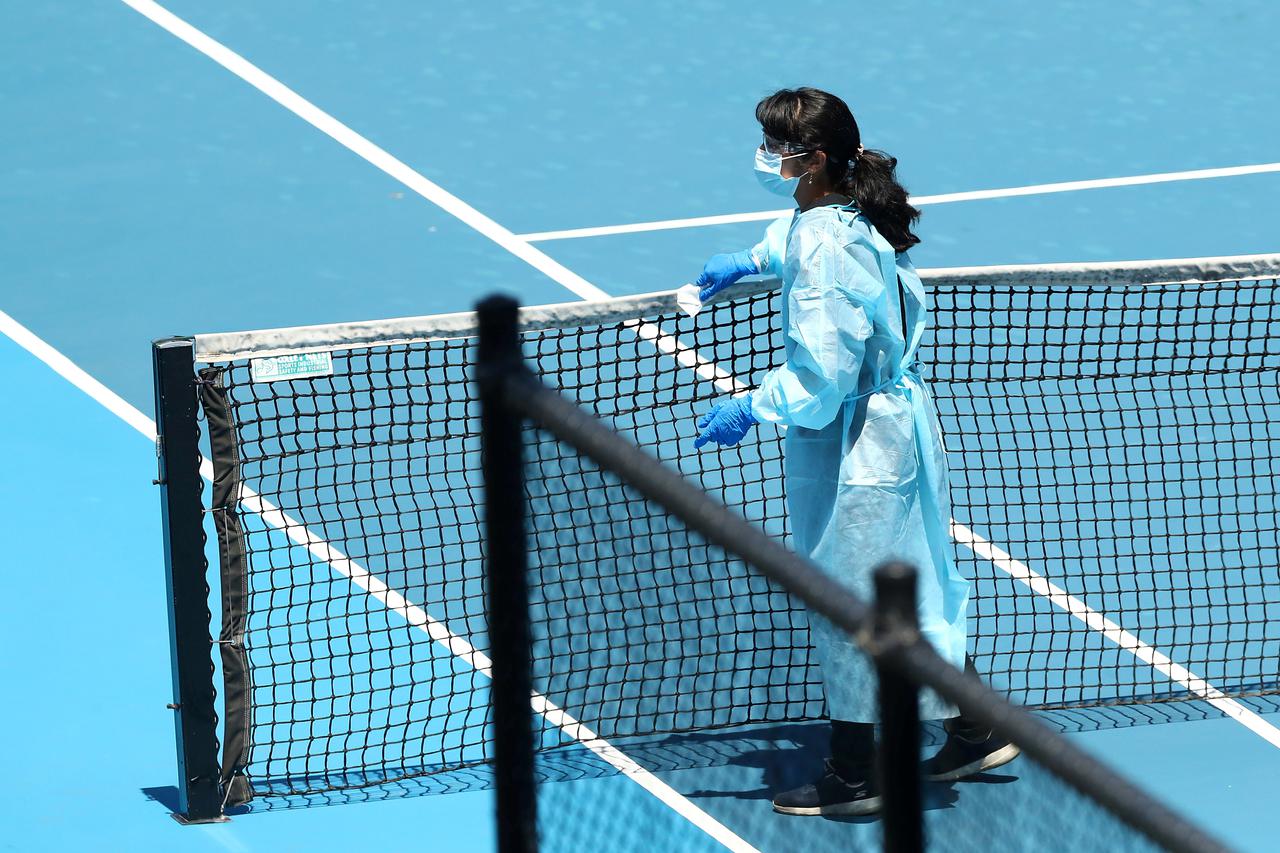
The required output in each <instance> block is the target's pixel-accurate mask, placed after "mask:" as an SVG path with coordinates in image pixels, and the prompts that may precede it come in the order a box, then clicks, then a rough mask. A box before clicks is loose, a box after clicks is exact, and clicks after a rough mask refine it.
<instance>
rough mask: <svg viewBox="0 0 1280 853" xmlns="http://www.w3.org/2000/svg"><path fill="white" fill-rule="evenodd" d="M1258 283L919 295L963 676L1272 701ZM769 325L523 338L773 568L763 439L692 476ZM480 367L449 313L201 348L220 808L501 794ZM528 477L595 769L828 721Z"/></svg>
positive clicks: (748, 597) (646, 323)
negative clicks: (414, 781)
mask: <svg viewBox="0 0 1280 853" xmlns="http://www.w3.org/2000/svg"><path fill="white" fill-rule="evenodd" d="M1277 275H1280V256H1252V257H1247V258H1229V259H1199V260H1192V261H1171V262H1159V263H1127V264H1113V265H1056V266H1046V267H1008V268H985V269H967V270H937V271H931V272H926V273H925V274H924V278H925V283H926V287H927V289H928V291H929V296H930V302H931V307H932V316H931V329H930V332H929V335H928V337H927V339H926V341H925V343H924V345H923V348H922V360H923V362H924V364H925V365H926V375H927V377H928V379H929V381H930V383H931V388H932V390H933V393H934V395H935V397H936V400H937V404H938V408H939V410H940V414H941V418H942V424H943V429H944V434H945V439H946V442H947V447H948V459H949V466H950V469H951V485H952V501H953V513H954V520H953V524H952V532H953V536H954V538H955V539H956V542H957V548H956V550H957V558H958V560H959V562H960V564H961V567H962V569H963V571H964V573H965V574H966V575H968V576H969V577H970V578H972V579H973V581H974V594H973V601H972V604H971V608H970V634H971V637H972V639H971V648H972V649H973V651H974V656H975V659H976V663H977V666H978V669H979V671H980V672H981V673H982V674H983V676H984V677H985V678H986V679H988V680H989V682H990V683H991V684H992V685H993V686H994V687H995V688H996V689H998V690H999V691H1001V692H1003V693H1005V694H1006V695H1008V696H1009V697H1011V698H1012V699H1013V700H1014V701H1016V702H1019V703H1021V704H1024V705H1027V706H1030V707H1035V708H1063V707H1079V706H1094V705H1113V704H1127V703H1135V702H1149V701H1169V700H1182V699H1193V698H1204V697H1210V698H1212V697H1217V696H1220V695H1230V696H1249V695H1262V694H1271V693H1276V692H1280V568H1278V566H1277V563H1278V561H1277V532H1276V531H1277V527H1278V526H1280V525H1278V524H1277V474H1276V473H1275V470H1274V469H1275V466H1274V463H1273V460H1274V459H1275V458H1276V456H1277V454H1278V453H1280V420H1278V419H1276V418H1274V416H1273V414H1272V412H1273V411H1274V409H1273V407H1275V406H1276V405H1278V404H1280V302H1278V301H1277ZM777 311H778V285H777V282H756V283H749V284H744V285H742V286H740V287H738V288H736V289H734V290H732V291H729V292H727V293H726V294H724V295H723V297H722V298H721V299H720V301H718V302H717V303H715V304H713V305H710V306H707V307H705V308H704V309H703V310H702V312H701V313H699V314H698V315H697V316H696V317H690V316H686V315H685V314H683V313H682V312H680V311H679V310H678V309H677V308H676V306H675V301H674V297H673V295H672V294H669V293H663V294H649V295H645V296H639V297H629V298H622V299H616V300H609V301H607V302H600V303H573V304H568V305H563V306H551V307H546V308H541V309H530V310H526V311H525V312H524V313H523V314H522V325H523V329H524V332H523V335H524V345H525V351H526V355H527V356H528V358H529V360H530V362H531V363H532V364H533V366H534V367H535V368H536V369H537V370H538V371H539V372H540V373H541V375H542V376H544V377H545V379H546V381H548V382H549V383H551V384H553V385H554V386H556V387H557V388H558V389H559V390H560V391H562V392H563V393H565V394H566V395H568V396H569V397H571V398H572V399H574V400H575V401H576V402H577V403H578V404H579V405H581V406H583V407H585V408H586V409H587V410H588V411H590V412H592V413H593V414H595V415H598V416H601V417H603V418H605V419H607V420H608V421H609V422H610V423H611V424H612V426H614V427H615V428H616V429H618V430H619V431H620V432H622V433H623V434H625V435H626V436H628V437H629V438H630V439H631V440H632V441H634V442H635V443H637V444H638V445H640V446H641V447H643V448H645V449H646V450H648V451H649V452H650V453H652V454H654V455H655V456H657V457H659V458H661V459H662V460H664V461H665V462H667V463H668V464H670V465H672V466H673V467H675V468H676V469H678V470H679V471H680V472H682V473H683V474H685V475H686V476H688V477H690V478H691V479H693V480H694V481H695V482H697V483H698V484H700V485H701V486H702V487H703V488H704V489H706V490H707V491H709V492H710V493H712V494H713V495H715V496H716V497H717V498H718V499H719V500H721V501H723V502H724V503H725V504H727V505H729V506H731V507H734V508H737V509H738V510H739V511H740V512H741V513H742V514H743V515H744V516H745V517H746V518H747V519H748V520H749V521H752V522H754V523H755V524H757V525H759V526H761V527H762V528H763V529H764V530H765V531H766V532H768V533H770V534H773V535H775V536H777V537H779V538H781V539H783V540H786V539H787V537H788V531H787V522H786V515H785V496H784V494H783V485H782V484H783V478H782V458H781V442H780V435H779V434H778V433H777V432H776V431H775V430H773V429H772V428H768V427H764V428H759V429H756V430H755V431H753V434H752V435H751V436H750V437H749V439H748V440H747V441H745V442H744V443H743V444H740V445H738V446H734V447H728V448H720V449H712V448H704V449H703V450H702V451H695V450H694V449H693V448H692V437H693V422H694V420H695V418H696V416H697V415H698V414H700V413H701V412H703V411H704V410H705V409H706V408H707V407H708V406H709V404H710V403H711V401H713V400H715V399H719V398H721V397H723V396H724V395H725V394H727V393H730V392H732V391H734V390H738V389H741V388H746V387H750V386H752V385H753V384H754V383H756V382H757V381H758V380H759V378H760V376H761V374H762V373H763V372H764V371H765V370H767V369H768V368H770V367H771V366H774V365H776V364H777V363H779V361H780V358H781V349H780V346H779V344H780V340H779V336H778V329H777V327H778V320H777ZM473 336H474V321H473V318H472V316H471V315H470V314H463V315H449V316H443V317H433V318H416V319H411V320H398V321H387V322H377V323H357V324H341V325H335V326H323V327H308V328H301V329H292V330H275V331H265V332H248V333H236V334H216V335H204V336H198V337H196V338H195V339H194V359H195V361H196V362H197V363H199V364H202V365H204V367H203V368H201V369H200V370H199V371H198V374H197V375H196V376H195V377H194V381H195V384H196V386H197V389H198V392H199V396H200V403H201V408H202V411H203V414H204V418H205V424H204V432H205V433H206V442H207V443H206V445H205V449H204V452H206V453H207V454H209V456H210V458H211V461H212V464H213V473H214V487H213V488H212V490H211V491H210V493H209V494H208V495H207V496H206V500H207V503H208V506H207V509H208V510H209V512H208V517H209V519H210V520H211V521H210V531H211V533H212V534H214V535H215V536H216V540H217V542H218V545H219V548H220V557H219V561H220V569H221V570H220V580H221V583H220V586H221V591H222V599H223V600H222V607H223V616H222V630H221V638H220V639H221V642H220V643H219V648H220V650H221V652H222V660H223V670H224V679H225V682H224V689H223V694H224V696H225V702H226V708H225V712H224V729H223V731H224V735H223V741H224V743H223V755H222V775H223V780H222V783H223V784H224V785H227V786H229V791H230V792H231V796H230V799H229V802H232V803H235V802H237V801H243V800H246V799H248V798H249V797H250V796H251V794H252V793H256V794H259V795H266V794H288V793H306V792H314V791H331V790H340V789H344V788H350V787H361V786H366V785H371V784H377V783H381V782H385V781H388V780H394V779H401V778H406V777H410V776H415V775H421V774H429V773H434V772H437V771H440V770H446V769H451V768H458V767H464V766H471V765H475V764H479V763H483V762H485V761H486V760H487V758H488V756H487V751H486V739H487V738H486V732H485V726H486V722H485V720H486V706H487V678H486V675H485V672H486V667H487V659H486V658H485V657H484V650H485V649H486V646H487V641H486V636H485V620H484V599H483V580H482V576H483V572H482V570H481V557H482V548H481V534H480V520H481V519H480V515H479V508H480V506H481V494H480V488H481V482H480V465H479V438H478V431H477V423H476V415H477V411H476V402H475V400H474V399H473V395H472V391H471V383H470V382H469V381H468V380H469V378H470V377H469V370H470V368H471V358H472V346H473ZM541 446H542V445H540V444H539V443H538V442H537V441H534V442H533V443H532V445H531V450H530V451H529V452H530V453H532V454H534V456H535V457H538V454H539V453H540V452H541V451H540V449H539V448H540V447H541ZM538 470H539V471H540V472H541V475H540V476H539V477H538V478H535V479H534V480H532V481H531V482H530V483H529V485H528V488H529V496H528V497H529V513H530V521H529V524H530V534H531V536H532V538H533V544H534V551H535V555H536V557H535V561H534V566H533V569H532V571H533V594H534V599H535V600H534V607H535V616H534V618H535V621H538V620H541V622H542V623H543V627H542V628H541V629H540V630H542V632H543V633H545V634H546V635H547V636H553V637H557V638H558V639H557V641H556V642H555V643H554V644H552V645H551V646H550V647H549V649H548V651H547V653H546V654H545V655H542V656H540V657H539V659H538V660H536V661H535V662H534V666H535V677H536V678H537V680H538V684H539V685H540V688H539V689H540V690H542V691H543V693H544V694H545V695H547V696H549V697H551V698H552V699H553V700H554V701H555V702H556V703H557V705H559V707H561V708H565V709H567V710H569V711H571V712H572V713H573V714H574V716H575V717H576V718H577V719H579V720H581V721H583V722H584V723H586V724H588V725H589V726H590V727H591V728H592V730H593V731H595V732H597V733H598V734H600V735H601V736H603V737H614V738H616V737H624V736H628V735H643V734H652V733H661V732H678V731H686V730H701V729H708V728H717V727H725V726H733V725H739V724H745V723H761V722H781V721H798V720H809V719H818V718H821V717H822V716H823V715H824V700H823V694H822V687H821V683H820V679H819V677H818V673H817V671H816V664H815V663H814V661H813V659H812V656H811V653H810V647H809V641H808V628H807V622H806V619H805V615H804V612H803V610H802V609H801V608H799V607H798V606H797V605H796V604H795V603H794V602H793V601H792V600H791V599H790V598H789V597H788V596H787V595H786V594H784V593H783V592H781V591H779V590H777V589H775V588H773V587H772V586H770V584H769V583H768V582H766V581H764V580H763V579H761V578H760V577H757V576H755V575H752V574H751V573H750V572H748V571H746V570H745V567H744V566H742V565H741V564H740V563H738V562H736V561H735V560H734V559H733V558H732V557H730V556H728V555H725V554H717V553H714V552H711V551H708V550H707V548H706V547H705V546H703V545H700V544H699V543H698V542H697V541H695V540H692V539H690V538H689V537H688V535H687V533H686V532H685V531H684V530H683V529H682V528H681V527H680V526H679V525H675V524H672V523H670V522H669V520H668V519H666V518H664V517H663V516H661V515H654V514H652V513H643V512H638V511H633V510H634V509H635V508H634V507H631V506H629V504H628V501H627V499H626V496H625V495H622V494H616V495H615V494H613V493H612V492H610V491H609V488H608V485H607V484H605V483H602V482H599V481H598V480H597V478H596V477H595V475H594V474H593V473H592V472H591V471H589V470H583V469H580V468H578V467H575V465H574V463H573V461H572V459H569V458H566V457H562V456H560V455H557V454H555V453H554V451H553V449H551V448H548V449H547V455H546V457H545V458H539V459H538ZM602 495H608V496H610V497H609V499H608V500H604V501H602V500H601V496H602ZM583 529H594V530H597V531H599V533H600V535H599V536H594V537H587V538H584V537H582V536H581V535H580V533H579V531H581V530H583ZM615 534H616V535H615ZM618 543H625V545H619V544H618ZM624 547H625V548H626V549H632V550H628V551H625V552H624V551H622V550H619V549H620V548H624ZM544 737H545V739H546V743H545V744H544V745H546V746H554V745H555V744H556V743H558V742H559V741H558V740H557V737H556V735H555V734H554V732H548V733H544Z"/></svg>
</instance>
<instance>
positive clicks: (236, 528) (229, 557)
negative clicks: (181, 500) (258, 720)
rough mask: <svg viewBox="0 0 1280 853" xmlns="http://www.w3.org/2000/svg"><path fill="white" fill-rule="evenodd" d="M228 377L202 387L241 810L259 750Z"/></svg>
mask: <svg viewBox="0 0 1280 853" xmlns="http://www.w3.org/2000/svg"><path fill="white" fill-rule="evenodd" d="M222 373H223V369H222V368H220V367H206V368H204V369H203V370H201V371H200V381H199V385H200V404H201V406H202V407H203V409H204V416H205V422H206V424H207V426H208V431H209V454H210V456H211V457H212V462H213V492H212V494H211V495H210V499H209V512H210V514H211V515H212V516H213V529H214V532H215V533H216V534H217V536H218V561H219V564H220V567H221V570H220V578H221V587H222V628H221V629H220V631H219V633H218V649H219V651H220V652H221V658H222V686H223V706H224V707H223V716H224V719H223V723H222V732H223V741H222V786H223V792H224V793H223V796H224V798H225V804H226V805H229V806H239V805H243V804H245V803H247V802H249V801H250V800H252V799H253V789H252V787H251V786H250V784H249V779H248V777H247V776H245V774H244V768H245V767H246V766H247V765H248V763H249V751H250V749H251V748H252V746H253V743H252V740H251V731H252V728H251V726H252V720H253V708H252V699H253V690H252V683H251V681H250V672H249V658H248V653H247V652H246V651H245V642H244V634H245V623H246V621H247V619H248V610H247V608H248V601H249V570H248V566H247V565H246V562H245V541H244V529H243V528H242V527H241V525H240V514H239V506H238V503H239V500H240V455H239V451H238V450H237V444H236V435H235V427H234V425H233V422H232V418H231V407H230V405H229V404H228V401H227V391H226V388H224V387H223V384H222Z"/></svg>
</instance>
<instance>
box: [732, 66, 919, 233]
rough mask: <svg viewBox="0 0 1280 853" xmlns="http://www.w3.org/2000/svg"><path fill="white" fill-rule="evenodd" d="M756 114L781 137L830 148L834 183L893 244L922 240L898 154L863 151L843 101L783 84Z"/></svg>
mask: <svg viewBox="0 0 1280 853" xmlns="http://www.w3.org/2000/svg"><path fill="white" fill-rule="evenodd" d="M756 120H757V121H759V122H760V126H761V127H762V128H764V132H765V133H766V134H768V135H769V136H771V137H773V138H774V139H776V140H778V141H780V142H791V143H793V144H797V145H803V146H804V147H806V148H811V149H813V150H814V151H824V152H826V155H827V165H826V172H827V177H828V178H829V179H830V181H831V185H832V186H833V187H834V188H835V190H836V192H839V193H843V194H844V195H847V196H849V197H850V198H852V199H853V200H854V202H855V203H856V204H857V205H858V209H859V210H861V211H862V212H863V214H865V215H866V217H867V219H870V220H871V224H873V225H875V227H876V230H877V231H879V232H880V233H881V234H882V235H884V238H885V239H886V240H888V241H889V243H890V244H891V245H892V246H893V248H894V249H896V250H897V251H899V252H905V251H906V250H907V249H910V248H911V247H912V246H914V245H915V244H917V243H919V242H920V238H919V237H917V236H916V235H915V234H913V233H912V232H911V227H912V226H913V225H915V223H916V221H917V220H919V219H920V211H919V210H917V209H916V208H914V207H912V206H911V202H910V201H908V200H907V191H906V190H905V189H904V188H903V186H902V184H900V183H898V177H897V175H896V174H894V169H895V168H896V167H897V165H898V161H897V159H896V158H894V157H890V156H889V155H888V154H886V153H884V152H883V151H873V150H871V149H869V148H868V149H866V150H864V151H862V152H861V153H859V151H858V148H859V147H861V145H862V134H861V133H860V132H859V131H858V122H857V121H856V120H855V119H854V117H853V113H852V112H851V111H850V110H849V105H848V104H846V103H845V102H844V101H842V100H840V99H839V98H837V97H836V96H835V95H832V94H830V93H829V92H823V91H822V90H821V89H811V88H809V87H807V86H806V87H804V88H800V89H782V90H780V91H777V92H774V93H773V94H772V95H770V96H769V97H767V98H765V99H764V100H763V101H761V102H760V103H759V104H757V105H756ZM850 161H852V165H850Z"/></svg>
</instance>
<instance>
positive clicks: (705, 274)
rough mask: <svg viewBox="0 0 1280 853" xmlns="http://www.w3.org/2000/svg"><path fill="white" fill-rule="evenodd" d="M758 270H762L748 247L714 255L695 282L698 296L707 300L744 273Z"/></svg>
mask: <svg viewBox="0 0 1280 853" xmlns="http://www.w3.org/2000/svg"><path fill="white" fill-rule="evenodd" d="M758 272H760V270H759V268H757V267H756V262H755V259H754V258H752V257H751V252H750V250H748V249H744V250H742V251H741V252H734V253H732V254H728V255H712V256H711V259H710V260H709V261H707V263H706V266H704V267H703V268H702V274H701V275H700V276H698V280H697V281H695V282H694V284H696V285H697V286H698V298H699V299H701V300H702V301H703V302H706V301H707V300H708V299H710V298H711V297H713V296H715V295H716V294H717V293H719V292H720V291H722V290H724V289H725V288H726V287H728V286H729V285H731V284H733V283H734V282H735V281H737V280H738V279H740V278H742V277H743V276H744V275H755V274H756V273H758Z"/></svg>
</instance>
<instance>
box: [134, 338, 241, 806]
mask: <svg viewBox="0 0 1280 853" xmlns="http://www.w3.org/2000/svg"><path fill="white" fill-rule="evenodd" d="M151 353H152V363H153V366H154V369H155V393H156V455H157V457H158V467H159V471H160V475H159V479H158V480H157V483H158V485H159V486H160V507H161V511H162V519H163V522H162V523H163V532H164V567H165V583H166V588H167V590H168V611H169V660H170V665H171V668H172V672H173V697H174V698H173V703H172V704H171V705H170V706H169V707H170V708H172V709H173V711H174V726H175V730H176V733H177V741H178V811H177V813H176V814H175V815H174V817H175V818H177V819H178V820H179V821H181V822H183V823H210V822H214V821H221V820H225V819H226V818H224V817H223V816H222V794H221V787H220V784H219V773H218V738H217V731H216V727H217V722H218V718H217V713H216V712H215V710H214V696H215V693H214V686H213V638H212V637H211V636H210V634H209V618H210V616H209V586H208V579H207V578H206V577H205V573H206V572H207V571H208V564H207V563H206V561H205V556H204V540H205V537H204V509H203V504H202V500H201V497H202V494H203V489H204V484H203V483H202V482H201V479H200V429H199V425H198V424H197V421H196V415H197V408H196V407H197V403H196V381H195V380H196V376H195V350H194V347H193V345H192V342H191V341H190V340H189V339H186V338H170V339H167V340H160V341H156V342H155V343H154V344H152V347H151Z"/></svg>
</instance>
